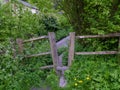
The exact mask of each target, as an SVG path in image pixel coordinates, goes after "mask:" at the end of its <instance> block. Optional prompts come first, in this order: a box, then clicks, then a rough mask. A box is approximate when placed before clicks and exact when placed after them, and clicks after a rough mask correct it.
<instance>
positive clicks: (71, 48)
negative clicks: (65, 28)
mask: <svg viewBox="0 0 120 90" xmlns="http://www.w3.org/2000/svg"><path fill="white" fill-rule="evenodd" d="M74 44H75V32H71V33H70V44H69V55H68V66H71V64H72V61H73V59H74V46H75V45H74Z"/></svg>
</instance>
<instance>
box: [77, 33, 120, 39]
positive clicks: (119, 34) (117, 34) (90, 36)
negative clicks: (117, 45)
mask: <svg viewBox="0 0 120 90" xmlns="http://www.w3.org/2000/svg"><path fill="white" fill-rule="evenodd" d="M119 36H120V33H115V34H108V35H84V36H76V38H80V39H82V38H109V37H119Z"/></svg>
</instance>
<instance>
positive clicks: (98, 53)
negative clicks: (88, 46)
mask: <svg viewBox="0 0 120 90" xmlns="http://www.w3.org/2000/svg"><path fill="white" fill-rule="evenodd" d="M75 54H76V55H100V54H101V55H102V54H118V51H97V52H75Z"/></svg>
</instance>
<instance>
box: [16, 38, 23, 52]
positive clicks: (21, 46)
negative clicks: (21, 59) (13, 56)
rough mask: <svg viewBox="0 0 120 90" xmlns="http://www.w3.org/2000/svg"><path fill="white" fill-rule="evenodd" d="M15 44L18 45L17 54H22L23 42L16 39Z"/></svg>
mask: <svg viewBox="0 0 120 90" xmlns="http://www.w3.org/2000/svg"><path fill="white" fill-rule="evenodd" d="M16 43H17V44H18V52H19V54H23V40H22V39H17V40H16Z"/></svg>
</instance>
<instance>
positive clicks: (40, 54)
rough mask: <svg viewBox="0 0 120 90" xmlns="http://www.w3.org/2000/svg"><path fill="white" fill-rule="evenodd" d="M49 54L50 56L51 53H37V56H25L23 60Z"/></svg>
mask: <svg viewBox="0 0 120 90" xmlns="http://www.w3.org/2000/svg"><path fill="white" fill-rule="evenodd" d="M49 54H51V52H44V53H39V54H33V55H27V56H25V58H31V57H38V56H42V55H49Z"/></svg>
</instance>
